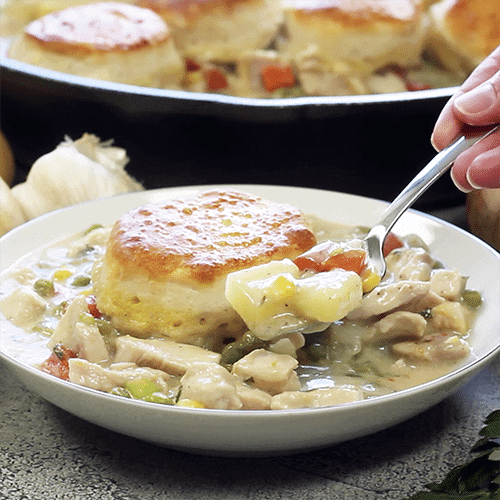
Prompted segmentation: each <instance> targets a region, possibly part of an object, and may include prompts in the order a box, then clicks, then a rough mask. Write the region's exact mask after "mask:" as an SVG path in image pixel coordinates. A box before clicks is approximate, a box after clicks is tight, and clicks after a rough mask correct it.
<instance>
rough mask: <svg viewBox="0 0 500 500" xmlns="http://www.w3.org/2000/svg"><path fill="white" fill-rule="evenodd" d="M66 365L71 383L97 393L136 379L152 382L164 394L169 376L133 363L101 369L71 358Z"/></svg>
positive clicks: (115, 364) (94, 364) (118, 364)
mask: <svg viewBox="0 0 500 500" xmlns="http://www.w3.org/2000/svg"><path fill="white" fill-rule="evenodd" d="M68 364H69V380H70V381H71V382H73V383H75V384H79V385H83V386H85V387H90V388H91V389H96V390H98V391H104V392H108V391H110V390H111V389H113V388H114V387H123V386H124V384H125V382H127V381H129V380H132V379H137V378H147V379H149V380H152V381H153V382H154V383H155V384H156V385H157V386H158V389H159V390H160V391H162V392H164V393H167V391H168V382H169V379H170V376H169V375H168V374H167V373H165V372H163V371H160V370H153V369H151V368H142V367H139V366H137V365H136V364H134V363H113V364H112V365H111V366H110V367H109V368H103V367H102V366H101V365H98V364H96V363H91V362H89V361H87V360H85V359H80V358H72V359H70V360H69V361H68Z"/></svg>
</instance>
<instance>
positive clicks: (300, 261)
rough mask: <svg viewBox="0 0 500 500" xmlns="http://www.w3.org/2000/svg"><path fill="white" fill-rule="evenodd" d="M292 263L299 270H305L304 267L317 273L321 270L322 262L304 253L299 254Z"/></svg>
mask: <svg viewBox="0 0 500 500" xmlns="http://www.w3.org/2000/svg"><path fill="white" fill-rule="evenodd" d="M293 263H294V264H295V265H296V266H297V267H298V268H299V269H300V270H301V271H305V270H306V269H310V270H311V271H315V272H317V273H319V272H321V270H322V269H323V263H322V262H318V261H316V260H314V259H313V258H312V257H307V256H305V255H300V256H299V257H297V258H296V259H295V260H294V261H293Z"/></svg>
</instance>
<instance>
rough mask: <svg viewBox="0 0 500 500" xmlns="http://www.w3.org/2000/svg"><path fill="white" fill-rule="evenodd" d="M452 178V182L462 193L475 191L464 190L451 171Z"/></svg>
mask: <svg viewBox="0 0 500 500" xmlns="http://www.w3.org/2000/svg"><path fill="white" fill-rule="evenodd" d="M450 176H451V180H452V181H453V184H455V186H456V187H457V189H459V190H460V191H462V193H470V192H471V191H473V189H467V188H464V187H463V186H462V185H461V184H460V183H459V182H458V181H457V179H456V177H455V176H454V175H453V170H451V172H450Z"/></svg>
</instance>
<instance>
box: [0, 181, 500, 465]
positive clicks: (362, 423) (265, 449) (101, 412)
mask: <svg viewBox="0 0 500 500" xmlns="http://www.w3.org/2000/svg"><path fill="white" fill-rule="evenodd" d="M209 187H213V186H203V187H193V188H172V189H161V190H154V191H146V192H140V193H134V194H130V195H124V196H119V197H115V198H111V199H103V200H98V201H95V202H90V203H86V204H83V205H77V206H74V207H70V208H68V209H64V210H60V211H56V212H53V213H51V214H48V215H46V216H43V217H41V218H39V219H36V220H34V221H31V222H29V223H27V224H25V225H23V226H21V227H19V228H17V229H15V230H13V231H11V232H10V233H7V234H6V235H4V236H3V237H2V238H1V239H0V256H1V261H0V263H1V270H2V272H3V273H4V272H5V270H6V269H7V268H8V267H9V266H11V265H12V264H14V263H15V262H16V261H17V260H18V258H20V257H21V256H23V255H26V254H28V253H30V252H34V251H36V250H38V249H39V248H40V246H42V245H45V244H48V243H50V242H53V241H54V240H58V239H60V238H63V237H66V236H70V235H72V234H74V233H76V232H78V231H79V230H83V229H85V228H87V227H88V226H89V225H90V224H93V223H96V222H100V223H103V224H107V223H112V222H113V221H114V220H116V219H117V218H118V217H119V216H120V215H121V214H122V213H124V212H125V211H127V210H129V209H130V208H133V207H135V206H139V205H142V204H144V203H148V202H150V201H156V200H162V199H168V198H177V197H180V196H185V195H186V194H190V193H193V192H194V191H198V190H202V189H207V188H209ZM218 187H220V186H218ZM223 187H227V186H223ZM231 187H237V188H239V189H242V190H245V191H248V192H251V193H254V194H257V195H260V196H263V197H265V198H268V199H273V200H276V201H281V202H288V203H292V204H294V205H295V206H298V207H300V208H301V209H302V210H303V211H304V212H306V213H312V214H316V215H318V216H320V217H323V218H327V219H330V220H334V221H337V222H341V223H345V224H355V225H356V224H358V225H359V224H362V225H371V224H373V223H375V222H376V221H377V219H378V217H379V215H380V214H381V213H382V211H383V209H384V208H385V206H386V204H385V203H384V202H381V201H377V200H372V199H367V198H362V197H357V196H353V195H346V194H340V193H335V192H330V191H322V190H312V189H302V188H290V187H277V186H254V185H243V186H231ZM395 231H396V232H397V233H399V234H401V235H404V234H407V233H416V234H418V235H420V236H421V237H422V238H423V239H424V241H426V243H427V244H429V245H430V248H431V251H432V253H433V254H434V255H435V256H436V257H437V258H439V259H441V260H442V261H443V262H445V263H446V264H447V265H448V266H450V267H455V268H457V269H459V270H460V271H461V272H462V274H465V275H467V276H470V279H469V282H468V287H469V288H473V289H476V290H478V291H479V292H481V294H482V295H483V298H484V306H483V307H482V309H481V312H480V314H479V316H478V318H477V321H476V324H475V328H474V332H473V335H472V339H471V342H472V348H473V355H472V356H471V357H470V358H469V359H467V360H466V361H465V362H464V364H463V365H462V366H460V367H459V368H457V369H456V370H455V371H453V372H452V373H450V374H448V375H446V376H444V377H440V378H438V379H436V380H434V381H432V382H428V383H426V384H422V385H420V386H418V387H415V388H412V389H408V390H404V391H400V392H398V393H394V394H390V395H387V396H382V397H379V398H376V399H372V400H365V401H359V402H355V403H349V404H344V405H341V406H338V407H329V408H315V409H299V410H282V411H228V410H222V411H221V410H209V409H193V408H180V407H171V406H162V405H156V404H151V403H144V402H141V401H133V400H129V399H124V398H118V397H115V396H110V395H108V394H105V393H100V392H97V391H94V390H91V389H87V388H83V387H80V386H76V385H73V384H71V383H69V382H65V381H62V380H59V379H57V378H55V377H51V376H49V375H46V374H44V373H42V372H41V371H38V370H37V369H35V368H33V367H31V366H28V365H26V364H23V363H22V362H20V361H19V360H18V359H16V355H15V349H14V350H13V349H12V345H11V344H10V343H9V342H7V341H6V340H7V338H8V336H9V335H10V336H12V335H14V337H15V340H16V341H18V342H19V343H22V342H23V338H22V335H23V333H22V332H16V331H15V329H14V330H13V328H14V327H13V326H12V325H11V324H10V323H8V322H6V321H5V319H4V318H3V317H1V318H0V321H1V323H0V326H1V330H0V331H1V334H2V337H0V359H1V360H2V361H3V362H4V363H5V364H6V366H7V367H8V368H10V370H11V371H12V372H13V373H14V374H15V375H16V376H17V377H18V378H19V380H20V381H22V382H23V383H24V384H25V385H26V386H27V387H28V388H29V389H31V390H32V391H34V392H36V393H38V394H39V395H40V396H41V397H43V398H45V399H46V400H48V401H50V402H51V403H53V404H55V405H57V406H59V407H60V408H63V409H64V410H66V411H68V412H70V413H72V414H74V415H77V416H78V417H81V418H83V419H85V420H88V421H90V422H93V423H95V424H97V425H99V426H102V427H105V428H108V429H111V430H113V431H116V432H119V433H123V434H126V435H129V436H133V437H136V438H139V439H143V440H146V441H151V442H153V443H156V444H159V445H163V446H167V447H171V448H174V449H180V450H184V451H189V452H195V453H204V454H214V455H226V456H235V455H239V456H243V455H272V454H286V453H292V452H297V451H304V450H308V449H313V448H320V447H325V446H328V445H332V444H335V443H338V442H341V441H346V440H349V439H351V438H355V437H360V436H363V435H367V434H369V433H373V432H376V431H378V430H381V429H383V428H386V427H389V426H392V425H394V424H396V423H399V422H401V421H403V420H406V419H408V418H410V417H412V416H414V415H416V414H417V413H419V412H422V411H423V410H425V409H427V408H429V407H431V406H433V405H434V404H436V403H438V402H440V401H441V400H443V399H444V398H445V397H447V396H448V395H450V394H451V393H452V392H453V391H455V390H457V389H458V388H459V387H460V386H461V385H462V384H463V383H465V382H466V381H467V380H468V379H469V378H470V377H471V376H472V375H474V374H475V373H476V372H478V371H479V370H480V369H481V368H483V367H484V366H485V365H486V364H487V363H488V362H489V361H490V360H492V358H493V357H494V356H495V354H496V353H497V352H498V351H499V350H500V315H499V304H500V280H499V279H498V276H500V255H499V254H498V253H497V252H495V251H494V250H492V249H491V248H490V247H489V246H488V245H486V244H484V243H482V242H481V241H480V240H478V239H477V238H475V237H473V236H471V235H470V234H468V233H467V232H465V231H462V230H461V229H458V228H456V227H454V226H452V225H450V224H447V223H444V222H442V221H440V220H438V219H435V218H432V217H428V216H425V215H423V214H420V213H417V212H408V213H407V214H405V215H404V216H403V217H402V219H401V220H400V221H399V222H398V224H397V226H396V228H395ZM495 277H496V278H495Z"/></svg>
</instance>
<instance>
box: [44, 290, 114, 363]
mask: <svg viewBox="0 0 500 500" xmlns="http://www.w3.org/2000/svg"><path fill="white" fill-rule="evenodd" d="M82 315H83V316H84V317H85V316H87V317H88V320H89V322H84V321H81V318H82ZM92 320H93V318H92V316H91V315H90V314H89V313H88V306H87V301H86V299H85V297H84V296H83V295H78V296H77V297H75V299H74V300H73V301H72V302H71V304H70V305H69V306H68V308H67V309H66V312H65V313H64V315H63V317H62V318H61V320H60V321H59V323H58V324H57V326H56V328H55V330H54V333H53V334H52V336H51V337H50V340H49V343H48V344H47V345H48V347H49V348H51V349H52V348H53V347H54V346H55V345H56V344H63V345H64V346H65V347H67V348H68V349H71V350H72V351H74V352H76V353H77V354H78V356H79V357H80V358H85V359H87V360H88V361H90V362H91V363H96V362H98V361H105V360H107V359H108V358H109V353H108V349H107V347H106V342H105V341H104V338H103V336H102V335H101V333H100V332H99V328H97V326H96V325H95V324H93V323H92Z"/></svg>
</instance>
